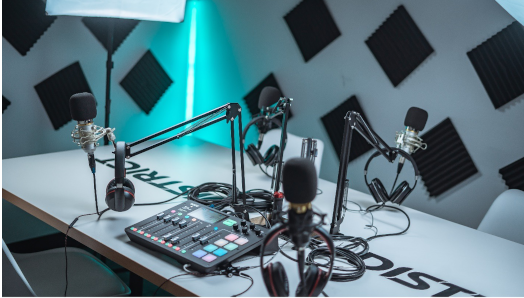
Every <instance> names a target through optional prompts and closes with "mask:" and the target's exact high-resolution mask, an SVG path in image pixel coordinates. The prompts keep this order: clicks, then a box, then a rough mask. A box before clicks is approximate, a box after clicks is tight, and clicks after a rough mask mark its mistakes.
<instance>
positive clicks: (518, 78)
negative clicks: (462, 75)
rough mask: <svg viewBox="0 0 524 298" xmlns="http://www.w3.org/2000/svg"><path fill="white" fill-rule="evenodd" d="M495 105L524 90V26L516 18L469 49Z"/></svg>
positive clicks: (518, 94) (469, 55)
mask: <svg viewBox="0 0 524 298" xmlns="http://www.w3.org/2000/svg"><path fill="white" fill-rule="evenodd" d="M468 57H469V60H470V61H471V64H473V67H474V68H475V71H476V72H477V74H478V76H479V78H480V81H481V82H482V84H483V85H484V88H485V89H486V92H487V93H488V95H489V98H490V99H491V102H492V103H493V106H495V108H496V109H498V108H500V107H501V106H503V105H505V104H506V103H508V102H510V101H511V100H513V99H515V98H517V97H518V96H520V95H521V94H523V93H524V27H522V25H520V24H519V23H518V22H517V21H515V22H513V23H511V25H509V26H507V27H506V28H504V29H503V30H501V31H499V32H498V33H497V34H495V35H493V36H492V37H490V38H489V39H488V40H486V41H485V42H483V43H481V44H480V45H478V46H477V47H476V48H474V49H473V50H471V51H469V52H468Z"/></svg>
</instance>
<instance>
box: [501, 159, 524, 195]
mask: <svg viewBox="0 0 524 298" xmlns="http://www.w3.org/2000/svg"><path fill="white" fill-rule="evenodd" d="M499 173H500V174H501V175H502V179H504V181H506V185H507V186H508V188H510V189H511V188H513V189H520V190H522V191H524V157H523V158H521V159H519V160H517V161H515V162H512V163H510V164H509V165H507V166H505V167H503V168H502V169H500V170H499Z"/></svg>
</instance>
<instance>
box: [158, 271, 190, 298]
mask: <svg viewBox="0 0 524 298" xmlns="http://www.w3.org/2000/svg"><path fill="white" fill-rule="evenodd" d="M184 275H192V274H191V273H182V274H178V275H175V276H172V277H170V278H168V279H166V280H165V281H164V282H163V283H161V284H160V285H159V286H158V287H157V288H156V290H155V292H154V293H153V296H156V293H157V292H158V290H160V288H162V286H163V285H165V284H166V283H167V282H168V281H170V280H172V279H173V278H176V277H179V276H184Z"/></svg>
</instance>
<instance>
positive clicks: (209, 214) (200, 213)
mask: <svg viewBox="0 0 524 298" xmlns="http://www.w3.org/2000/svg"><path fill="white" fill-rule="evenodd" d="M188 215H189V216H192V217H194V218H197V219H200V220H202V221H205V222H208V223H212V224H213V223H216V222H218V221H221V220H223V219H224V218H226V217H227V216H224V215H223V214H221V213H218V212H215V211H213V210H210V209H208V208H198V209H197V210H195V211H193V212H191V213H189V214H188Z"/></svg>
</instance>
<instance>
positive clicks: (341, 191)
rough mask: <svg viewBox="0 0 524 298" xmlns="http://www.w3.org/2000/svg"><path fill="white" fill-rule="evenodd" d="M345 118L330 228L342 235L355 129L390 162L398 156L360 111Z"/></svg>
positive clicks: (331, 230) (331, 232)
mask: <svg viewBox="0 0 524 298" xmlns="http://www.w3.org/2000/svg"><path fill="white" fill-rule="evenodd" d="M344 120H345V125H344V135H343V138H342V151H341V153H340V165H339V168H338V179H337V190H336V193H335V206H334V207H333V217H332V220H331V228H330V230H329V233H330V234H331V235H341V233H340V224H341V223H342V221H343V220H344V215H345V213H346V210H342V209H343V207H344V202H345V201H346V200H347V191H348V182H349V180H348V179H347V171H348V166H349V154H350V149H351V138H352V136H353V131H354V130H356V131H357V132H358V133H359V134H360V135H361V136H363V137H364V139H366V141H368V143H370V144H371V145H372V146H373V147H374V148H375V149H376V150H377V151H379V152H380V153H381V154H382V155H383V156H384V157H385V158H386V159H387V160H388V161H389V162H393V161H394V160H395V158H396V152H395V151H394V150H393V149H391V147H389V146H388V145H387V144H386V143H385V142H384V141H383V140H382V139H381V138H380V136H378V135H377V133H376V132H374V131H373V130H372V129H371V128H370V127H369V126H368V125H367V123H366V122H365V121H364V119H362V116H360V114H359V113H357V112H354V111H349V112H348V113H347V114H346V116H345V117H344ZM381 146H382V147H381Z"/></svg>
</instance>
